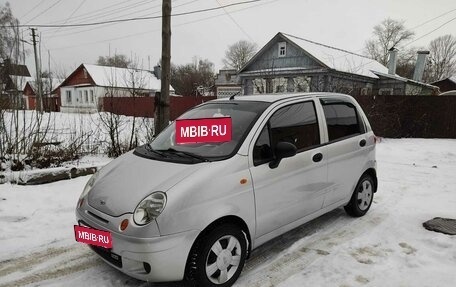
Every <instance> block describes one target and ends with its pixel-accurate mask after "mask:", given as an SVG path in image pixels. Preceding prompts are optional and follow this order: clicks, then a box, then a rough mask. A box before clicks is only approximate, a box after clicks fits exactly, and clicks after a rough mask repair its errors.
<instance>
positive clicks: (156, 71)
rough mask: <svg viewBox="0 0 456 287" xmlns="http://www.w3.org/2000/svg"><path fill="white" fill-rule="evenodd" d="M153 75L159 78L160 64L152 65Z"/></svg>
mask: <svg viewBox="0 0 456 287" xmlns="http://www.w3.org/2000/svg"><path fill="white" fill-rule="evenodd" d="M154 75H155V77H157V79H159V80H160V79H161V67H160V65H157V66H154Z"/></svg>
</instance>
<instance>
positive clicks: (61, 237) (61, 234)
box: [0, 139, 456, 287]
mask: <svg viewBox="0 0 456 287" xmlns="http://www.w3.org/2000/svg"><path fill="white" fill-rule="evenodd" d="M377 159H378V177H379V184H380V186H379V190H378V192H377V194H375V197H374V203H373V205H372V208H371V210H370V211H369V213H368V214H367V215H366V216H364V217H362V218H356V219H354V218H350V217H348V216H347V215H345V213H344V211H343V209H337V210H335V211H333V212H331V213H329V214H326V215H324V216H322V217H320V218H318V219H316V220H314V221H312V222H310V223H308V224H305V225H303V226H301V227H299V228H297V229H295V230H293V231H291V232H288V233H287V234H285V235H283V236H281V237H279V238H277V239H275V240H273V241H271V242H269V243H266V244H265V245H263V246H261V247H260V248H259V249H257V250H255V251H254V252H253V254H252V258H251V259H250V260H249V261H248V262H247V264H246V266H245V267H244V271H243V273H242V274H241V277H240V278H239V280H238V282H237V283H236V286H238V287H240V286H248V287H250V286H280V287H292V286H337V287H345V286H433V287H434V286H455V284H456V237H455V236H449V235H444V234H440V233H435V232H430V231H427V230H425V229H424V228H423V227H422V223H423V222H424V221H426V220H428V219H431V218H433V217H437V216H439V217H450V218H456V176H455V175H456V140H434V139H429V140H425V139H400V140H391V139H387V140H384V141H382V142H381V143H380V144H378V146H377ZM88 179H89V177H88V176H87V177H80V178H76V179H73V180H67V181H60V182H56V183H51V184H46V185H41V186H16V185H10V184H4V185H0V223H1V224H0V286H15V285H33V286H62V285H65V286H81V285H82V284H84V285H86V286H149V285H148V284H147V283H144V282H140V281H137V280H135V279H132V278H129V277H128V276H126V275H124V274H122V273H120V272H118V271H116V270H115V269H113V268H111V267H109V266H108V265H106V264H105V263H103V262H102V261H101V260H100V259H98V258H97V256H95V255H94V254H92V253H91V252H90V250H89V249H88V248H87V247H86V246H84V245H83V244H80V243H76V242H75V240H74V235H73V224H74V222H75V220H74V208H75V205H76V201H77V199H78V197H79V195H80V193H81V191H82V188H83V186H84V184H85V183H86V182H87V180H88ZM180 285H181V284H179V283H175V284H152V285H151V286H180Z"/></svg>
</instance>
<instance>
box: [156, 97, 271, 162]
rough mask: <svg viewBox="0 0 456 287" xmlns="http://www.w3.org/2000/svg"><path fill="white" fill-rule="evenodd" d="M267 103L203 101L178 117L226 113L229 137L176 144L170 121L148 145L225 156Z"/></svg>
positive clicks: (207, 156) (168, 150)
mask: <svg viewBox="0 0 456 287" xmlns="http://www.w3.org/2000/svg"><path fill="white" fill-rule="evenodd" d="M267 106H269V103H265V102H254V101H229V102H228V101H227V102H213V103H206V104H203V105H201V106H198V107H196V108H194V109H192V110H190V111H188V112H186V113H184V114H183V115H182V116H180V117H179V118H178V120H182V119H207V118H222V117H230V118H231V121H232V135H231V141H227V142H206V143H204V142H203V143H185V144H178V143H176V122H175V121H174V122H173V123H172V124H171V125H169V126H168V127H167V128H166V129H165V130H164V131H162V132H161V133H160V134H159V135H158V136H157V137H156V138H155V140H154V141H153V142H151V143H150V148H151V149H152V151H156V152H162V153H163V152H165V153H179V154H180V155H186V156H194V157H195V156H196V158H198V157H199V158H204V159H207V160H216V159H218V158H220V159H223V158H226V157H228V156H231V155H233V154H234V153H235V152H236V151H237V149H238V148H239V147H240V144H241V143H242V141H243V140H244V138H245V137H246V136H247V133H248V132H249V131H250V128H251V127H252V126H253V124H254V122H255V120H256V119H257V118H258V117H259V115H260V114H261V113H262V112H263V111H264V110H265V109H266V107H267Z"/></svg>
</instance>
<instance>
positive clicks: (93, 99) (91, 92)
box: [90, 90, 95, 104]
mask: <svg viewBox="0 0 456 287" xmlns="http://www.w3.org/2000/svg"><path fill="white" fill-rule="evenodd" d="M90 102H91V103H92V104H93V103H94V102H95V98H94V95H93V90H90Z"/></svg>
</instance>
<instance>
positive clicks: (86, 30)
mask: <svg viewBox="0 0 456 287" xmlns="http://www.w3.org/2000/svg"><path fill="white" fill-rule="evenodd" d="M197 1H200V0H192V1H190V2H186V3H182V4H179V5H176V6H174V7H173V9H174V8H178V7H182V6H185V5H188V4H191V3H194V2H197ZM157 7H161V4H160V5H156V6H153V7H150V8H148V9H143V10H141V12H144V11H146V10H150V9H153V8H157ZM160 12H161V11H155V12H152V13H150V14H152V15H153V14H157V13H160ZM135 13H137V12H133V13H129V14H125V15H122V16H124V17H125V16H127V15H131V14H135ZM108 20H110V19H108ZM116 24H119V23H111V24H104V25H100V26H97V27H94V28H90V29H85V30H79V31H76V32H72V33H71V34H69V33H68V32H69V31H72V30H78V29H81V27H74V28H68V29H67V30H65V31H62V32H61V35H58V36H59V37H65V36H73V35H76V34H81V33H85V32H90V31H93V30H96V29H102V28H106V27H110V26H112V25H116ZM50 29H52V28H50ZM48 31H50V30H48Z"/></svg>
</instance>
